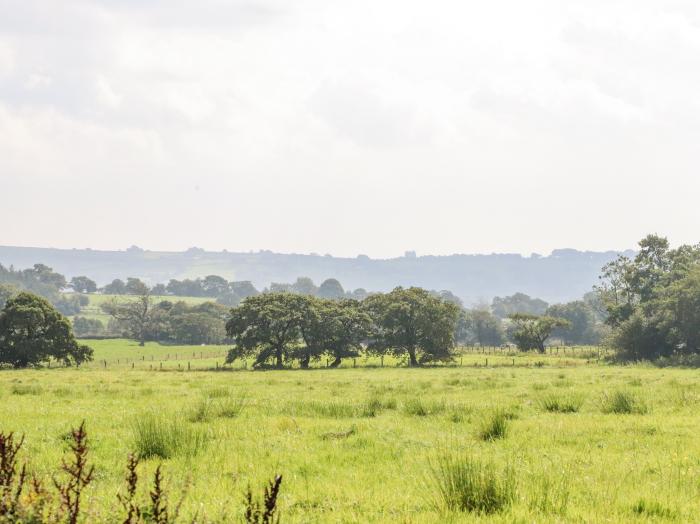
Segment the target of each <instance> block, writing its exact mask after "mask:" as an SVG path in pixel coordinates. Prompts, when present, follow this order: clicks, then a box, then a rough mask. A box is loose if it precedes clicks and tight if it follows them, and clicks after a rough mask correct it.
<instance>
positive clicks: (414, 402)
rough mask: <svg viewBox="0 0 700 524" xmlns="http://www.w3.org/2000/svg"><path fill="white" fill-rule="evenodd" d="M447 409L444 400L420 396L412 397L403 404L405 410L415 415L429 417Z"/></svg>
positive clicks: (407, 413)
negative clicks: (424, 398) (428, 399)
mask: <svg viewBox="0 0 700 524" xmlns="http://www.w3.org/2000/svg"><path fill="white" fill-rule="evenodd" d="M443 411H445V403H444V402H442V401H432V402H430V401H426V400H423V399H420V398H415V397H414V398H410V399H408V400H406V402H404V404H403V412H404V413H405V414H406V415H411V416H414V417H427V416H428V415H436V414H438V413H442V412H443Z"/></svg>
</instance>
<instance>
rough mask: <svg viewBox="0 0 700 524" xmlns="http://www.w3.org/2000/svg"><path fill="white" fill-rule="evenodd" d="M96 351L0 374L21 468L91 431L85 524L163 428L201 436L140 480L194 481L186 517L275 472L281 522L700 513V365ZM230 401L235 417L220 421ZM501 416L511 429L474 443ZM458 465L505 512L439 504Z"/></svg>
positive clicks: (214, 509) (175, 489) (223, 514)
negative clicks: (440, 479) (483, 468)
mask: <svg viewBox="0 0 700 524" xmlns="http://www.w3.org/2000/svg"><path fill="white" fill-rule="evenodd" d="M90 344H91V345H92V346H93V347H94V348H95V350H96V354H95V359H96V360H95V362H93V363H91V364H90V365H89V366H86V367H85V368H82V369H78V370H76V369H64V368H59V369H44V370H22V371H10V370H6V371H1V372H0V430H4V431H16V432H19V433H26V438H27V440H26V444H25V447H26V450H25V457H26V458H27V459H28V461H29V464H30V467H31V468H32V469H33V470H34V471H37V472H39V473H40V474H49V473H50V472H52V471H53V470H54V468H55V467H56V466H57V465H58V464H59V462H60V459H61V456H62V454H63V453H64V452H65V450H66V446H67V444H66V440H65V435H66V432H67V431H68V430H69V428H70V427H71V426H76V425H78V424H79V423H80V422H81V421H82V420H83V419H84V420H85V421H86V425H87V429H88V431H89V435H90V438H91V442H92V446H91V454H90V458H91V460H92V462H93V463H94V464H95V465H96V467H97V469H96V471H97V474H96V480H95V482H94V483H93V485H92V486H91V487H90V488H89V489H88V494H89V499H90V500H89V507H90V511H92V512H93V517H91V518H92V519H93V520H100V521H102V520H107V521H108V520H109V518H113V519H115V520H116V518H117V517H116V516H115V515H113V514H111V513H110V509H109V508H112V507H114V503H115V501H116V499H115V494H116V493H117V491H118V490H119V488H120V487H121V486H122V484H123V481H122V479H123V476H124V465H125V459H126V456H127V454H128V453H129V452H130V451H134V450H135V449H136V441H135V434H136V425H137V423H139V422H141V423H143V422H144V421H148V420H159V417H161V418H166V419H168V420H171V421H176V423H177V424H178V425H179V427H180V428H184V429H185V431H187V432H190V434H191V435H196V436H197V439H200V440H201V439H205V440H206V442H205V444H203V445H201V442H200V448H201V449H199V450H198V451H196V452H195V451H194V450H193V449H191V448H188V447H187V446H185V447H184V448H183V449H182V450H180V452H179V453H176V454H175V455H174V456H172V457H171V458H168V459H164V460H161V459H149V460H148V461H146V462H145V465H144V466H142V467H143V468H144V469H143V471H144V472H151V471H153V469H154V468H155V467H156V465H157V464H159V463H161V462H162V463H163V464H164V471H165V474H166V477H167V478H168V480H169V486H170V490H171V493H173V495H172V497H173V498H177V494H178V493H179V492H180V490H181V489H182V488H183V487H184V486H185V485H186V484H187V483H188V482H190V483H191V484H190V486H189V488H188V496H187V498H186V501H185V504H184V506H183V512H184V515H185V516H186V515H193V514H194V513H195V512H197V511H199V515H200V517H201V516H202V515H203V514H205V516H206V518H207V519H209V520H211V521H216V522H230V521H232V520H233V521H235V519H236V518H237V517H238V516H239V515H240V514H241V511H242V507H243V499H242V493H243V492H244V491H245V489H246V488H247V486H248V485H251V486H252V487H253V488H254V489H255V490H257V491H259V488H261V486H262V485H263V484H264V482H265V481H266V480H269V479H270V478H272V476H273V475H274V474H275V473H281V474H282V475H283V483H282V491H281V499H280V510H281V515H282V522H387V523H388V522H404V523H419V522H472V521H479V522H572V521H573V522H640V521H649V522H652V521H664V522H666V521H677V522H690V521H694V520H696V518H697V515H698V514H700V440H699V439H698V435H699V434H700V416H698V408H699V407H700V376H699V375H698V373H697V371H693V370H684V369H656V368H651V367H648V368H647V367H614V366H609V365H606V364H602V363H596V361H595V359H592V358H590V355H585V356H582V357H579V356H576V354H573V355H568V356H567V355H563V354H559V355H557V354H552V355H546V356H540V355H527V356H511V355H508V354H495V355H484V354H479V353H467V354H466V355H464V356H463V357H462V358H461V364H462V365H461V366H460V365H455V366H446V367H435V368H425V369H407V368H403V367H397V366H396V364H397V362H395V361H390V360H387V361H385V363H384V364H385V365H384V367H379V365H378V361H376V360H372V361H364V359H363V360H362V361H360V359H358V362H357V363H356V364H357V366H358V367H357V368H353V367H352V365H353V363H352V362H351V361H350V362H346V363H345V365H346V367H344V368H342V369H335V370H332V369H314V370H309V371H301V370H288V371H268V372H253V371H249V370H243V369H240V368H241V367H242V364H240V363H237V364H235V365H234V368H233V369H229V368H227V369H225V370H219V371H216V370H215V369H216V365H217V364H221V363H223V356H224V355H225V352H226V348H225V347H220V346H204V347H200V346H198V347H192V346H189V347H187V346H160V345H157V344H147V345H146V346H145V347H144V348H140V347H138V345H136V344H134V343H133V342H128V341H123V340H108V341H94V342H91V343H90ZM584 353H585V352H584ZM175 355H177V356H175ZM486 358H489V365H488V367H487V366H485V364H486V362H485V359H486ZM127 359H128V360H127ZM160 362H163V364H164V370H163V371H160ZM187 362H189V363H190V368H191V371H189V372H188V371H187ZM105 363H106V364H105ZM457 363H458V364H459V363H460V360H459V359H458V362H457ZM156 364H157V365H156ZM105 365H106V367H105ZM132 365H133V369H132ZM320 365H321V366H322V365H323V363H320ZM178 366H179V371H178ZM616 392H620V393H622V394H623V395H622V398H623V399H627V400H630V399H631V400H634V401H635V402H636V404H634V405H632V406H631V408H632V409H631V411H633V412H632V413H630V414H627V413H614V412H612V413H610V412H609V411H610V409H611V408H610V404H609V401H610V399H611V398H612V396H613V395H614V393H616ZM618 404H619V403H618ZM623 404H624V403H623ZM241 405H242V406H243V409H242V411H241V412H240V413H239V414H238V413H236V411H237V410H236V409H233V410H230V409H229V410H228V412H227V411H226V410H225V409H223V408H225V407H226V406H228V407H240V406H241ZM623 407H624V406H623ZM548 408H549V409H550V410H552V411H548ZM557 410H558V411H557ZM497 411H500V412H501V413H502V414H504V415H505V418H504V420H505V424H506V425H507V433H506V435H505V436H504V438H499V439H495V440H493V441H489V440H484V438H483V436H482V433H483V430H484V423H485V421H487V420H489V419H490V418H491V417H492V416H493V414H494V413H495V412H497ZM566 411H573V412H566ZM222 414H225V415H227V416H222ZM188 449H190V452H189V453H188V452H187V450H188ZM454 455H457V456H464V455H469V456H471V457H476V458H478V460H480V461H482V462H483V463H487V464H491V465H490V467H491V468H492V469H493V470H495V471H498V472H501V471H504V470H508V471H510V475H511V477H512V479H513V482H514V483H515V491H514V498H513V500H512V502H511V504H510V505H507V506H505V507H504V508H503V509H501V510H500V511H497V512H495V513H490V514H477V513H469V512H450V513H446V512H445V511H444V510H442V509H440V506H439V505H436V503H437V502H438V497H437V492H438V490H437V488H436V485H435V483H434V478H433V475H432V473H431V471H433V470H434V469H435V468H437V467H439V465H440V464H441V463H442V461H443V459H444V457H445V456H454ZM188 479H189V480H188ZM203 512H204V513H203ZM185 521H187V520H186V519H185Z"/></svg>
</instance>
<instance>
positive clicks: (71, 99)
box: [0, 0, 700, 257]
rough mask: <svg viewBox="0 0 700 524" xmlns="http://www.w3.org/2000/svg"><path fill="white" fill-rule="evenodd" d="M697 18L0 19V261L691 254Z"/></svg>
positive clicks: (604, 5) (252, 14)
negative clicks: (57, 252)
mask: <svg viewBox="0 0 700 524" xmlns="http://www.w3.org/2000/svg"><path fill="white" fill-rule="evenodd" d="M699 161H700V2H698V1H697V0H687V1H686V0H657V1H652V0H625V1H618V0H580V1H569V0H530V1H528V2H523V1H522V0H490V1H483V0H481V1H467V0H458V1H437V2H425V1H411V0H353V1H340V0H294V1H290V0H284V1H282V0H266V1H258V0H248V1H237V0H226V1H224V0H197V1H196V2H193V1H184V0H130V1H125V0H120V1H116V0H115V1H108V0H93V1H89V0H84V1H70V0H66V1H62V2H47V1H45V0H43V1H36V0H16V1H15V0H0V224H1V225H0V244H3V245H24V246H54V247H92V248H110V249H123V248H125V247H128V246H129V245H131V244H136V245H139V246H141V247H144V248H147V249H168V250H181V249H186V248H188V247H190V246H199V247H203V248H205V249H212V250H220V249H228V250H229V251H233V250H235V251H248V250H258V249H271V250H274V251H282V252H297V253H306V252H317V253H331V254H334V255H342V256H354V255H357V254H359V253H363V254H367V255H370V256H373V257H386V256H394V255H400V254H402V253H403V252H404V251H405V250H416V251H417V252H418V253H419V254H450V253H478V252H485V253H490V252H521V253H526V254H527V253H530V252H538V253H548V252H549V251H550V250H552V249H554V248H560V247H574V248H579V249H595V250H602V249H624V248H629V247H633V246H634V244H635V243H636V241H637V240H638V239H639V238H641V237H642V236H644V235H645V234H647V233H649V232H658V233H660V234H665V235H668V236H669V237H670V239H671V241H672V243H674V244H678V243H681V242H688V243H696V242H698V241H700V196H699V195H700V169H699V167H700V162H699Z"/></svg>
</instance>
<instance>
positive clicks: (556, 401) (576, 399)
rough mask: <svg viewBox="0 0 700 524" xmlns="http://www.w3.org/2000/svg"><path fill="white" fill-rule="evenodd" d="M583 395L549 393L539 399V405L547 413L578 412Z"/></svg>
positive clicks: (581, 404)
mask: <svg viewBox="0 0 700 524" xmlns="http://www.w3.org/2000/svg"><path fill="white" fill-rule="evenodd" d="M581 406H583V396H582V395H578V394H575V393H562V394H559V393H550V394H549V395H545V396H543V397H542V398H540V400H539V407H540V409H542V410H543V411H548V412H549V413H578V412H579V410H580V409H581Z"/></svg>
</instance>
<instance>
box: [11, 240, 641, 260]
mask: <svg viewBox="0 0 700 524" xmlns="http://www.w3.org/2000/svg"><path fill="white" fill-rule="evenodd" d="M636 247H637V246H634V247H631V248H625V249H578V248H575V247H560V248H554V249H553V250H552V251H549V252H546V253H537V252H534V251H532V252H529V253H518V252H514V251H510V252H508V251H493V252H490V253H487V252H471V253H470V252H454V253H420V252H417V251H415V250H411V249H409V250H406V251H404V252H403V253H400V254H396V255H390V256H385V257H374V256H371V255H367V254H366V253H356V254H354V255H336V254H334V253H318V252H314V251H309V252H300V251H274V250H271V249H264V248H262V249H248V250H240V251H238V250H233V249H226V248H223V249H217V250H214V249H206V248H203V247H201V246H189V247H187V248H184V249H151V248H150V247H148V246H137V245H136V244H132V245H130V246H128V247H117V248H104V249H100V248H92V247H77V246H71V247H58V246H32V245H9V244H0V248H18V249H48V250H61V251H102V252H115V253H123V252H127V251H129V250H130V249H133V248H137V249H139V250H142V251H144V252H149V253H186V252H188V251H189V250H191V249H202V250H203V251H205V252H206V253H212V254H217V253H219V254H221V253H231V254H247V253H252V254H258V253H265V252H269V253H273V254H276V255H299V256H318V257H329V256H330V257H333V258H347V259H352V258H358V257H363V256H365V257H368V258H370V259H371V260H389V259H395V258H405V257H408V256H413V255H415V256H416V257H417V258H420V257H449V256H492V255H493V256H498V255H518V256H521V257H523V258H531V257H549V256H552V255H553V254H554V253H555V252H557V251H567V250H573V251H577V252H579V253H624V252H630V251H635V248H636ZM1 263H2V260H0V264H1Z"/></svg>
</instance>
